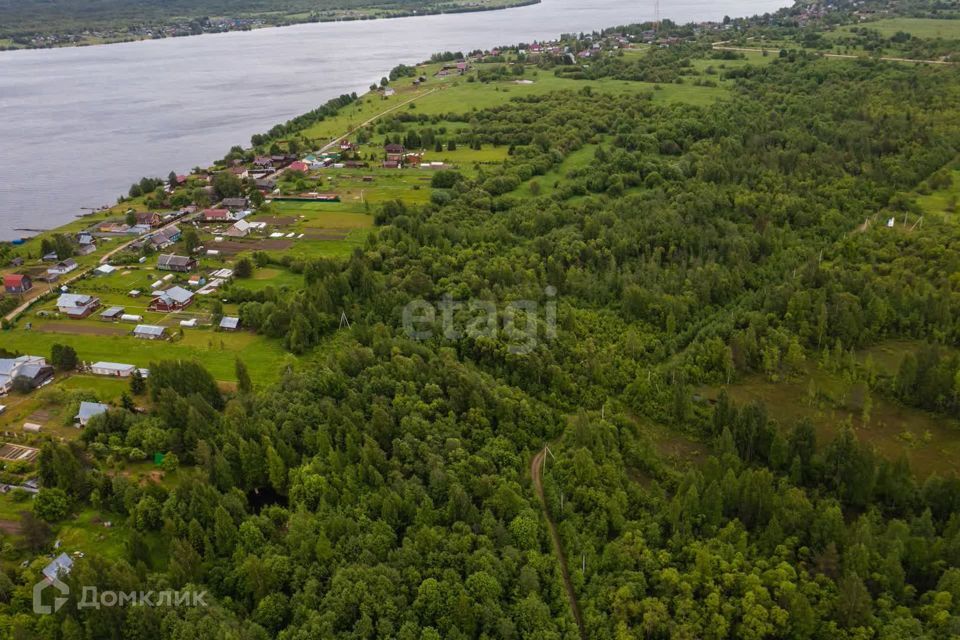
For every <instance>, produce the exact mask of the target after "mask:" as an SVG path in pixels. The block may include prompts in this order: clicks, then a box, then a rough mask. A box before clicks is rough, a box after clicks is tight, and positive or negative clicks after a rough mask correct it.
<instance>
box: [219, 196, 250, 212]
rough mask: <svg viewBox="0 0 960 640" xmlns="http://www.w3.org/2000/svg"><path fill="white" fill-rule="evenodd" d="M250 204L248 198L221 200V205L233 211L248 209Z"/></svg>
mask: <svg viewBox="0 0 960 640" xmlns="http://www.w3.org/2000/svg"><path fill="white" fill-rule="evenodd" d="M248 205H249V201H248V200H247V199H246V198H224V199H223V200H222V201H221V202H220V206H221V207H222V208H225V209H229V210H231V211H241V210H243V209H246V208H247V206H248Z"/></svg>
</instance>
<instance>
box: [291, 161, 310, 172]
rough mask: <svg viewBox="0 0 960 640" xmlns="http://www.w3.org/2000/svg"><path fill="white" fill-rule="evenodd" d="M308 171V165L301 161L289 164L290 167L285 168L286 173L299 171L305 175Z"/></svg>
mask: <svg viewBox="0 0 960 640" xmlns="http://www.w3.org/2000/svg"><path fill="white" fill-rule="evenodd" d="M309 170H310V165H308V164H307V163H306V162H303V161H301V160H297V161H296V162H291V163H290V166H289V167H287V171H299V172H301V173H306V172H307V171H309Z"/></svg>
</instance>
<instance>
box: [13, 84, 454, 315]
mask: <svg viewBox="0 0 960 640" xmlns="http://www.w3.org/2000/svg"><path fill="white" fill-rule="evenodd" d="M442 88H443V87H436V88H434V89H430V90H429V91H427V92H426V93H421V94H419V95H416V96H414V97H412V98H410V99H409V100H404V101H403V102H401V103H399V104H396V105H394V106H392V107H390V108H389V109H386V110H384V111H381V112H380V113H378V114H377V115H375V116H373V117H372V118H370V119H369V120H367V121H365V122H363V123H361V124H360V125H358V126H356V127H354V128H353V129H350V130H349V131H347V132H346V133H345V134H343V135H342V136H340V137H339V138H335V139H334V140H331V141H330V142H328V143H327V144H326V145H325V146H324V147H323V148H321V149H320V151H319V153H323V152H325V151H329V150H330V148H331V147H333V146H334V145H338V144H340V141H341V140H344V139H346V138H349V137H350V136H351V135H353V134H354V133H356V132H357V131H359V130H360V129H362V128H363V127H366V126H369V125H371V124H373V123H374V122H376V121H377V120H379V119H380V118H382V117H383V116H385V115H387V114H388V113H392V112H394V111H396V110H397V109H400V108H402V107H405V106H407V105H408V104H410V103H411V102H414V101H416V100H419V99H420V98H425V97H426V96H429V95H430V94H432V93H436V92H437V91H440V90H441V89H442ZM278 173H279V172H278ZM178 222H183V218H180V219H177V220H174V221H173V222H170V223H169V224H166V225H164V226H162V227H160V228H158V229H152V230H151V231H150V233H155V232H157V231H162V230H163V229H166V228H168V227H172V226H173V225H175V224H177V223H178ZM144 235H147V234H144ZM142 237H143V236H137V237H136V238H133V239H131V240H129V241H128V242H125V243H123V244H121V245H120V246H118V247H115V248H114V249H111V250H110V251H108V252H107V253H105V254H103V256H102V257H101V258H100V264H106V263H107V261H109V260H110V258H111V257H113V256H114V255H116V254H117V253H119V252H121V251H123V250H124V249H126V248H127V247H129V246H130V245H131V244H133V243H134V242H136V241H137V240H139V239H141V238H142ZM94 268H95V267H88V268H86V269H84V270H82V271H80V270H77V273H76V274H74V275H73V276H71V277H70V278H68V279H66V280H63V281H61V282H59V283H57V285H58V286H64V285H69V284H70V283H72V282H75V281H76V280H78V279H80V278H82V277H83V276H85V275H87V274H88V273H90V272H91V271H92V270H93V269H94ZM45 293H47V291H46V290H41V289H39V288H37V289H31V290H30V294H29V297H26V298H25V299H24V301H23V303H22V304H20V305H19V306H17V307H16V308H15V309H14V310H13V311H11V312H10V313H8V314H7V315H5V316H4V319H5V320H7V321H9V322H13V321H14V320H16V319H17V318H18V317H19V316H20V314H22V313H23V312H25V311H26V310H27V309H29V308H30V306H31V305H32V304H33V303H34V302H36V301H37V298H39V297H41V296H42V295H44V294H45Z"/></svg>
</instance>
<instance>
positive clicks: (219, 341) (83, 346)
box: [0, 323, 287, 382]
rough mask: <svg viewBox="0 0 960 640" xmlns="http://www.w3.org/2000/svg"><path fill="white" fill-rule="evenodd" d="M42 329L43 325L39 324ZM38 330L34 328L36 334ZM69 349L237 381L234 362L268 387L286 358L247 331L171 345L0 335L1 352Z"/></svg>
mask: <svg viewBox="0 0 960 640" xmlns="http://www.w3.org/2000/svg"><path fill="white" fill-rule="evenodd" d="M40 324H42V323H40ZM36 328H37V325H35V329H36ZM58 343H59V344H67V345H70V346H72V347H73V348H74V349H76V350H77V354H78V355H79V356H80V359H81V360H83V361H86V362H96V361H98V360H106V361H109V362H126V363H129V364H134V365H137V366H140V367H146V366H149V364H150V363H151V362H154V361H157V360H169V359H177V358H179V359H185V360H197V361H198V362H200V363H201V364H203V365H204V366H205V367H206V368H207V369H209V371H210V373H212V374H213V376H214V377H215V378H216V379H217V380H223V381H228V382H229V381H235V380H236V376H235V374H234V360H235V358H237V357H240V358H242V359H243V361H244V362H245V363H246V364H247V367H248V368H249V369H250V373H251V375H253V376H254V378H255V379H256V380H258V381H260V380H262V381H264V382H270V381H273V380H275V379H276V378H277V377H278V376H279V373H280V367H281V364H282V363H283V361H284V359H285V358H286V357H287V356H286V353H285V352H284V350H283V347H282V345H281V344H280V343H279V342H278V341H276V340H270V339H268V338H265V337H263V336H258V335H255V334H253V333H249V332H246V331H238V332H236V333H223V332H218V331H213V330H209V329H185V330H184V334H183V337H182V338H181V339H178V340H176V341H173V342H167V341H162V340H161V341H151V340H141V339H138V338H134V337H133V336H128V335H122V336H96V335H84V334H70V333H46V332H42V331H37V330H32V331H26V330H24V329H23V328H16V329H12V330H10V331H7V332H4V333H3V334H0V344H2V345H3V346H4V347H5V348H7V349H10V350H13V351H19V352H21V353H29V354H35V355H43V356H46V355H48V354H49V353H50V348H51V347H52V346H53V345H54V344H58Z"/></svg>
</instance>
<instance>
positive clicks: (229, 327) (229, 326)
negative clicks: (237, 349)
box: [220, 316, 240, 331]
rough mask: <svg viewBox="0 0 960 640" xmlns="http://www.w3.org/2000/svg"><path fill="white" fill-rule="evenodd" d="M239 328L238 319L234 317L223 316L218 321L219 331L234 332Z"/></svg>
mask: <svg viewBox="0 0 960 640" xmlns="http://www.w3.org/2000/svg"><path fill="white" fill-rule="evenodd" d="M239 328H240V318H237V317H234V316H224V317H223V318H222V319H221V320H220V330H221V331H236V330H237V329H239Z"/></svg>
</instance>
